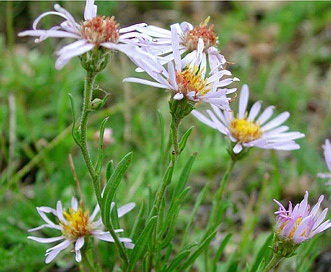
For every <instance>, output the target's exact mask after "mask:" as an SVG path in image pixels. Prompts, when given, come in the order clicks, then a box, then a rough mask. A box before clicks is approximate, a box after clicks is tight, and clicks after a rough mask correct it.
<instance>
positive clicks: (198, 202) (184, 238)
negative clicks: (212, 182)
mask: <svg viewBox="0 0 331 272" xmlns="http://www.w3.org/2000/svg"><path fill="white" fill-rule="evenodd" d="M208 186H209V183H206V185H205V186H204V187H203V189H202V190H201V192H200V194H199V195H198V197H197V200H196V202H195V204H194V207H193V210H192V213H191V215H190V218H189V220H188V222H187V224H186V228H185V231H184V235H183V239H182V244H181V248H183V247H184V246H185V244H186V241H187V237H188V235H189V232H190V228H191V225H192V222H193V220H194V217H195V215H196V213H197V212H198V209H199V207H200V205H201V202H202V201H203V200H204V198H205V195H206V192H207V189H208Z"/></svg>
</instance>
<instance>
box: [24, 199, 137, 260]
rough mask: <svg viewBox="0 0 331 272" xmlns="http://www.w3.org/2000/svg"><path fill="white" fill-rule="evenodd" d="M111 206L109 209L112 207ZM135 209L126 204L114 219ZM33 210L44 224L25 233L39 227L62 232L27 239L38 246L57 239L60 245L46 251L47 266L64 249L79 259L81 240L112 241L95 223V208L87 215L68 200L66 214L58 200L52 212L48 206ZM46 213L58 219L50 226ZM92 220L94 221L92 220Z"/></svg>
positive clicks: (99, 222) (128, 243)
mask: <svg viewBox="0 0 331 272" xmlns="http://www.w3.org/2000/svg"><path fill="white" fill-rule="evenodd" d="M113 206H114V205H112V206H111V208H113ZM134 207H135V203H128V204H126V205H124V206H122V207H120V208H119V209H118V210H117V213H118V217H122V216H123V215H125V214H126V213H128V212H129V211H131V210H132V209H133V208H134ZM37 211H38V213H39V215H40V216H41V218H42V219H43V220H44V221H45V222H46V224H43V225H41V226H39V227H37V228H33V229H30V230H28V231H29V232H32V231H36V230H40V229H43V228H50V229H56V230H59V231H61V232H62V235H60V236H57V237H52V238H40V237H34V236H28V238H29V239H31V240H34V241H36V242H39V243H53V242H58V241H61V240H64V241H62V242H61V243H59V244H58V245H56V246H54V247H51V248H49V249H47V250H46V254H45V256H46V260H45V262H46V263H50V262H51V261H53V260H54V258H55V257H56V256H57V255H58V254H59V253H60V252H61V251H62V250H64V249H66V248H69V247H71V248H72V247H73V249H74V252H75V254H76V261H77V262H80V261H81V260H82V255H81V251H80V250H81V248H82V247H83V246H84V243H85V238H86V237H89V236H92V237H94V238H96V239H99V240H103V241H106V242H114V239H113V237H112V236H111V235H110V233H109V231H104V230H103V228H104V226H103V224H102V220H101V218H99V219H98V220H95V217H96V215H97V214H98V212H99V211H100V208H99V205H97V206H96V207H95V209H94V211H93V213H92V215H91V216H90V215H89V212H88V210H85V209H84V207H82V206H80V205H79V204H78V201H77V199H76V198H75V197H73V198H72V199H71V207H70V209H69V211H66V210H65V209H63V208H62V203H61V201H58V202H57V204H56V209H53V208H51V207H37ZM47 214H52V215H53V216H55V217H56V218H57V220H58V222H56V223H54V222H53V221H51V220H50V219H49V217H48V215H47ZM94 220H95V221H94ZM114 231H115V232H116V233H118V232H122V231H123V229H115V230H114ZM119 240H120V241H121V242H123V243H124V246H125V247H127V248H133V246H134V245H133V244H132V241H131V239H129V238H122V237H120V238H119Z"/></svg>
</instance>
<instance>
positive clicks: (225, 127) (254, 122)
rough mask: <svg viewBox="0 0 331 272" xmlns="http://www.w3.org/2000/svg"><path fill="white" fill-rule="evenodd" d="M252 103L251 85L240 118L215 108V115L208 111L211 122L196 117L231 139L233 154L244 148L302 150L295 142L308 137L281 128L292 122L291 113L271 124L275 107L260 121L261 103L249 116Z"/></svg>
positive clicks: (243, 95)
mask: <svg viewBox="0 0 331 272" xmlns="http://www.w3.org/2000/svg"><path fill="white" fill-rule="evenodd" d="M248 99H249V89H248V86H247V85H244V86H243V87H242V89H241V94H240V98H239V113H238V115H237V117H235V116H234V114H233V112H232V111H231V112H230V111H224V112H221V111H220V110H219V109H218V108H216V107H214V106H213V105H212V107H213V111H211V110H207V113H208V115H209V117H210V118H208V117H206V116H205V115H203V114H202V113H200V112H198V111H196V110H193V111H192V114H193V115H194V116H195V117H196V118H197V119H198V120H199V121H201V122H202V123H204V124H206V125H207V126H210V127H212V128H214V129H217V130H218V131H219V132H221V133H222V134H224V135H226V136H228V137H229V138H230V140H231V141H232V142H233V143H234V147H233V152H234V153H235V154H239V153H240V152H241V151H242V150H243V149H244V148H250V147H253V146H255V147H259V148H263V149H278V150H294V149H299V148H300V146H299V145H298V144H297V143H295V141H294V140H296V139H299V138H302V137H304V134H302V133H299V132H287V130H288V129H289V128H288V127H287V126H280V125H281V124H282V123H284V122H285V121H286V120H287V119H288V118H289V116H290V114H289V113H288V112H283V113H281V114H280V115H279V116H277V117H276V118H274V119H272V120H270V121H268V120H269V119H270V117H271V116H272V114H273V109H274V107H272V106H270V107H268V108H267V109H265V110H264V111H263V112H262V113H261V114H260V115H259V117H257V116H258V114H259V112H260V110H261V101H258V102H256V103H255V104H254V105H253V106H252V108H251V109H250V111H249V112H247V104H248Z"/></svg>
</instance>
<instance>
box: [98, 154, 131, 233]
mask: <svg viewBox="0 0 331 272" xmlns="http://www.w3.org/2000/svg"><path fill="white" fill-rule="evenodd" d="M131 159H132V152H130V153H128V154H126V155H125V156H124V157H123V159H122V160H121V161H120V162H119V164H118V166H117V167H116V169H115V170H114V172H113V174H112V175H111V177H110V179H109V180H108V182H107V184H106V187H105V190H104V193H103V198H102V199H103V205H102V210H101V215H102V219H103V222H104V224H105V225H106V227H107V228H108V226H111V224H110V206H111V202H112V201H113V198H114V195H115V193H116V190H117V187H118V185H119V184H120V182H121V180H122V178H123V176H124V174H125V171H126V170H127V169H128V167H129V165H130V162H131Z"/></svg>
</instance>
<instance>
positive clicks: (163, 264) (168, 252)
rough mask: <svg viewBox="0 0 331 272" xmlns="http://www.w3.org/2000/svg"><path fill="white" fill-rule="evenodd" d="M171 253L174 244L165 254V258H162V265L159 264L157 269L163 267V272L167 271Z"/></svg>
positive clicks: (169, 246)
mask: <svg viewBox="0 0 331 272" xmlns="http://www.w3.org/2000/svg"><path fill="white" fill-rule="evenodd" d="M171 253H172V244H169V245H168V247H167V251H166V253H165V254H164V256H162V264H157V267H159V266H161V265H162V269H161V271H165V269H166V267H167V263H168V261H169V258H170V256H171Z"/></svg>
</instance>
